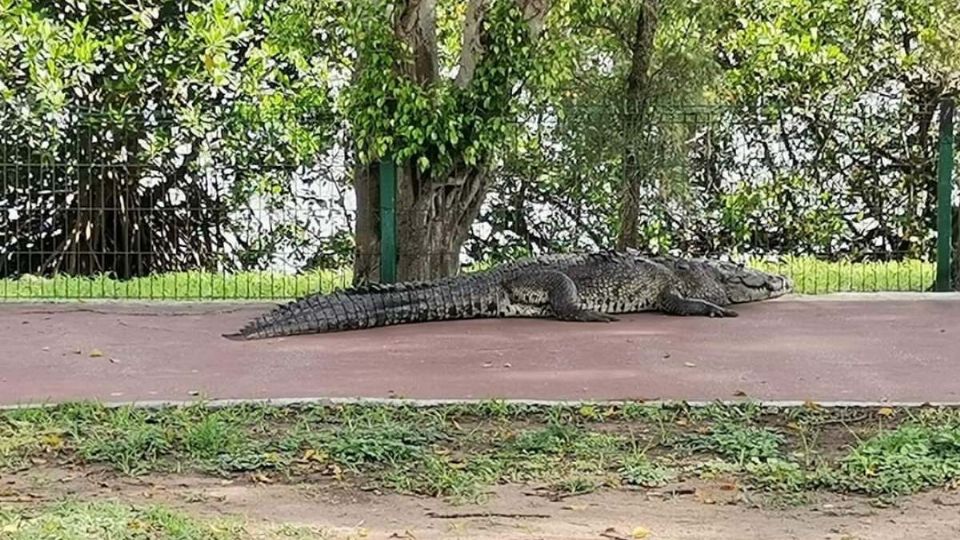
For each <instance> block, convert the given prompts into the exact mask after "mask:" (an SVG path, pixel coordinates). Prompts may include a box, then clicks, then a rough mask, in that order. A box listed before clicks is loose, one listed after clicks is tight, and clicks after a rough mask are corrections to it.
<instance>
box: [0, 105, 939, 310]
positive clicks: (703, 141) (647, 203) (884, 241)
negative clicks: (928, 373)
mask: <svg viewBox="0 0 960 540" xmlns="http://www.w3.org/2000/svg"><path fill="white" fill-rule="evenodd" d="M638 114H640V113H638V112H637V111H630V110H624V109H622V108H571V109H569V110H566V111H564V114H563V115H553V116H551V115H540V116H538V117H536V118H526V119H523V121H522V122H520V123H519V124H518V128H519V129H518V130H517V131H518V135H517V137H518V139H517V141H514V142H519V143H523V144H512V145H509V147H508V148H506V149H505V150H504V152H503V155H502V156H501V157H500V158H499V159H498V160H497V161H496V163H495V164H494V166H493V167H492V168H491V169H490V170H487V171H485V172H484V174H486V175H487V177H486V179H485V182H486V183H488V185H489V186H490V190H489V194H488V195H487V196H486V198H485V199H484V201H483V204H482V206H481V207H480V208H479V211H478V215H477V216H476V219H475V220H473V223H472V225H471V226H470V228H469V230H468V232H467V233H466V234H465V235H463V237H462V238H454V239H452V240H450V241H440V240H439V239H440V238H441V237H443V236H444V234H445V232H444V231H445V230H446V229H445V228H449V227H450V225H451V223H450V218H449V216H445V217H443V218H442V219H441V218H438V217H437V216H438V215H443V212H439V213H438V212H437V211H434V212H433V213H429V212H427V213H425V212H424V210H423V207H422V205H421V206H420V207H417V206H416V205H414V204H411V205H410V206H407V207H404V206H403V205H401V206H399V207H398V208H397V216H398V217H397V222H398V224H399V225H398V226H399V227H400V228H401V229H403V230H402V231H400V233H401V240H402V239H403V238H404V234H406V237H409V236H410V235H411V234H417V233H416V231H421V232H422V233H423V234H430V235H432V237H435V238H436V239H438V240H437V241H435V242H432V243H431V242H426V243H424V242H413V243H406V244H405V243H403V242H401V245H400V246H399V251H398V259H399V266H400V268H401V269H403V268H404V267H405V266H406V267H411V266H416V265H420V266H427V267H431V268H437V267H444V268H447V269H453V270H457V269H461V270H467V271H469V270H471V269H476V268H481V267H484V266H486V265H489V264H495V263H497V262H500V261H503V260H509V259H513V258H516V257H518V256H523V255H529V254H537V253H543V252H557V251H570V250H582V249H602V248H609V247H612V246H613V245H614V243H615V242H616V240H617V238H618V236H619V235H620V234H621V233H622V229H623V223H624V220H625V219H632V220H633V222H635V227H634V230H635V231H636V239H635V241H636V243H637V244H638V247H639V248H640V249H641V250H644V251H649V252H651V253H664V252H669V253H672V254H677V255H685V256H716V257H731V258H736V259H740V260H743V261H745V262H748V263H749V264H751V265H754V266H758V267H762V268H765V269H768V270H771V271H776V272H778V273H783V274H786V275H788V276H790V277H791V278H792V279H793V280H794V282H795V283H797V287H798V290H799V291H800V292H803V293H808V294H821V293H828V292H840V291H889V290H897V291H904V290H908V291H923V290H927V289H929V287H930V285H931V283H932V282H933V280H934V277H935V260H934V258H933V257H934V244H935V239H936V227H935V213H936V209H935V194H936V164H935V163H936V153H935V148H936V144H935V142H936V139H935V137H931V136H930V134H929V133H926V134H924V133H917V132H915V131H910V130H908V129H907V127H904V131H899V132H898V131H896V130H891V129H890V126H891V125H896V119H895V118H893V119H890V121H889V122H886V123H878V122H876V119H875V118H874V117H871V118H867V119H864V118H862V117H849V118H840V119H839V120H838V119H837V118H836V117H831V118H829V119H826V120H823V121H821V120H818V119H817V118H815V117H813V118H811V117H808V116H804V115H798V114H795V113H793V112H791V111H788V110H784V111H776V114H772V115H771V114H768V115H765V116H764V117H762V118H745V117H744V115H743V114H731V113H730V111H724V110H717V109H704V108H689V107H687V108H673V109H664V110H656V111H644V112H643V114H642V115H641V116H640V117H639V118H638V117H636V115H638ZM31 118H32V117H31ZM628 128H629V129H628ZM631 130H632V131H631ZM929 130H930V131H931V132H935V130H936V126H935V125H933V126H930V127H929ZM318 131H320V128H319V127H318ZM296 141H297V139H296V138H295V137H291V135H290V133H289V131H287V130H285V128H284V126H283V125H282V124H281V123H276V124H274V123H241V124H239V125H231V124H230V123H229V122H227V123H209V122H207V123H203V122H199V121H195V120H192V119H190V118H184V117H183V116H176V115H169V114H160V113H158V112H156V111H141V112H139V113H137V114H113V113H108V112H103V111H74V112H71V113H69V114H65V115H61V116H58V117H55V118H47V119H44V120H43V121H41V122H37V121H35V120H31V119H25V117H23V116H22V115H18V114H17V113H16V111H11V110H6V109H4V110H0V298H2V299H4V300H13V299H74V298H118V299H121V298H123V299H128V298H129V299H157V300H184V299H285V298H292V297H297V296H302V295H304V294H308V293H313V292H317V291H331V290H334V289H337V288H341V287H345V286H348V285H350V284H351V283H353V281H354V275H355V271H357V272H359V273H363V274H375V273H376V271H377V269H378V268H379V262H380V261H379V256H380V249H379V246H378V245H377V244H376V243H375V242H374V243H371V242H369V241H368V240H369V239H370V238H373V237H375V236H376V235H375V231H369V230H368V231H366V232H365V233H362V231H361V230H362V229H363V227H365V226H366V227H368V228H369V224H370V223H374V224H375V223H376V219H373V220H372V221H371V220H370V219H368V218H369V216H367V218H364V217H363V213H364V212H365V211H367V212H369V211H371V207H372V209H373V210H375V209H376V207H377V204H376V203H373V204H370V201H367V202H366V206H365V207H363V208H360V209H359V212H358V193H357V192H356V190H355V189H354V187H355V180H356V179H355V177H354V175H355V174H357V171H358V168H357V167H356V164H355V163H354V162H353V157H352V156H351V154H350V152H349V151H348V148H349V145H348V144H345V143H344V139H343V138H342V134H337V135H335V136H330V137H327V138H326V139H325V141H326V142H324V143H323V144H320V145H314V146H308V148H307V152H303V151H302V150H303V149H302V148H298V147H297V144H295V143H296ZM531 141H535V144H529V143H530V142H531ZM403 181H404V180H403V179H402V178H401V179H400V182H403ZM399 200H401V201H402V200H405V199H404V198H403V197H400V198H399ZM438 200H439V199H438ZM625 200H629V201H630V202H631V204H629V205H625V204H623V201H625ZM955 205H956V202H955ZM365 208H366V210H365ZM631 209H632V211H633V215H632V217H631V216H630V215H629V212H630V210H631ZM431 220H432V221H431ZM364 224H366V225H364ZM404 231H406V232H404ZM410 231H414V232H413V233H411V232H410ZM431 231H432V232H431ZM361 233H362V234H361Z"/></svg>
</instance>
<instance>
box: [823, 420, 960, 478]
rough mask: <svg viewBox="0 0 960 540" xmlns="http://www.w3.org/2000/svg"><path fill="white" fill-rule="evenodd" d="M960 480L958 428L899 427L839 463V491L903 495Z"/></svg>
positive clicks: (854, 451)
mask: <svg viewBox="0 0 960 540" xmlns="http://www.w3.org/2000/svg"><path fill="white" fill-rule="evenodd" d="M958 477H960V428H958V427H957V426H956V425H954V426H950V427H948V428H945V429H934V428H931V427H929V426H924V425H917V424H911V425H902V426H900V427H898V428H896V429H893V430H885V431H882V432H880V433H878V434H876V435H875V436H873V437H871V438H869V439H866V440H864V441H862V442H861V443H860V444H858V445H857V446H856V447H855V448H853V449H852V451H851V452H850V453H849V454H848V455H847V456H845V457H844V458H843V459H842V460H841V461H840V463H839V467H838V471H837V476H836V479H835V482H836V483H837V486H838V487H842V488H843V489H847V490H851V491H859V492H865V493H868V494H871V495H902V494H907V493H914V492H916V491H919V490H921V489H923V488H927V487H932V486H941V485H944V484H946V483H947V482H949V481H951V480H954V479H956V478H958Z"/></svg>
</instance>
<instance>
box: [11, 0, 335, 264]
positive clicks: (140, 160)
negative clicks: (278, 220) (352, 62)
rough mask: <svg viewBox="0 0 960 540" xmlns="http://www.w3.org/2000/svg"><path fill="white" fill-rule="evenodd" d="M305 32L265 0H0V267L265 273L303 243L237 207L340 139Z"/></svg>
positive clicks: (267, 199)
mask: <svg viewBox="0 0 960 540" xmlns="http://www.w3.org/2000/svg"><path fill="white" fill-rule="evenodd" d="M308 28H309V26H308V25H306V24H304V21H303V20H301V19H299V18H298V17H297V15H296V14H295V13H291V12H289V11H288V10H283V9H282V4H280V3H278V2H276V1H262V0H256V1H253V0H251V1H243V0H235V1H231V0H213V1H209V2H208V1H188V2H181V1H168V0H147V1H143V2H138V3H136V4H129V3H124V2H113V1H110V0H93V1H90V0H86V1H79V0H61V1H52V0H50V1H41V0H0V41H2V43H0V51H2V53H0V97H2V103H0V124H2V126H3V128H4V129H3V135H2V137H3V141H2V144H3V146H4V149H5V155H4V156H3V158H4V161H6V162H15V163H20V164H21V165H19V166H18V167H16V168H10V167H7V168H5V169H4V173H3V179H2V186H0V189H2V190H3V191H2V192H0V207H3V208H5V209H6V212H2V213H0V254H2V255H5V256H4V259H5V261H6V262H5V265H4V272H5V273H8V274H16V273H22V272H52V271H60V272H67V273H83V274H91V273H98V272H110V273H114V274H116V275H119V276H133V275H142V274H146V273H150V272H155V271H164V270H177V269H184V268H196V267H201V268H207V269H215V268H217V267H218V266H219V265H227V267H230V266H231V265H233V264H235V263H239V264H243V265H245V266H261V265H262V264H264V263H266V262H269V259H270V257H271V256H272V251H273V250H275V249H277V248H278V247H279V246H280V245H281V244H283V243H284V242H287V243H289V242H290V241H292V240H295V239H296V237H298V236H302V232H298V231H297V228H298V225H303V224H297V223H294V224H293V225H290V226H287V227H281V228H277V229H275V230H272V231H268V232H267V233H263V231H256V230H254V231H250V230H249V223H250V221H252V220H244V219H237V213H238V212H243V211H247V212H248V213H249V212H252V211H253V210H255V209H254V208H252V205H253V204H255V203H256V204H258V205H260V206H261V207H263V208H267V209H270V208H277V207H279V206H280V205H282V201H283V199H284V197H288V196H289V195H290V193H289V189H288V188H289V186H290V182H289V179H290V175H291V167H290V165H291V164H294V165H295V164H298V163H300V164H309V163H310V162H311V161H313V160H314V159H315V158H316V156H317V155H319V154H322V153H323V152H324V151H325V150H328V149H329V148H330V147H331V146H332V145H333V143H334V142H335V137H334V132H335V129H336V122H335V118H334V116H333V105H334V103H333V98H332V96H331V95H330V84H329V81H328V80H327V73H326V71H325V69H324V66H323V64H322V62H318V63H314V62H312V61H311V58H314V57H319V56H322V53H321V49H323V48H324V47H325V45H326V44H325V43H323V42H322V41H320V40H313V39H310V40H307V39H297V38H296V33H297V32H298V31H300V32H303V31H305V30H306V29H308ZM291 38H293V39H291ZM257 201H259V202H257ZM302 230H303V229H302V228H301V229H300V231H302ZM228 248H229V250H230V251H232V252H233V255H235V256H234V257H227V256H226V254H225V253H224V251H226V250H228ZM237 256H238V258H237Z"/></svg>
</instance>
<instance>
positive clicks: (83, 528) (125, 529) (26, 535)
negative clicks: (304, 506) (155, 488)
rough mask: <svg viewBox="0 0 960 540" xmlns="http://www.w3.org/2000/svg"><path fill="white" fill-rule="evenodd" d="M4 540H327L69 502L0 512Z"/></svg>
mask: <svg viewBox="0 0 960 540" xmlns="http://www.w3.org/2000/svg"><path fill="white" fill-rule="evenodd" d="M0 538H4V539H5V540H100V539H110V540H146V539H151V540H254V539H257V540H279V539H281V538H315V539H320V538H325V535H324V534H323V533H322V531H315V530H307V529H304V528H294V527H290V526H279V527H270V528H268V529H267V530H265V531H257V533H256V534H254V533H251V532H250V531H249V530H248V528H247V527H246V526H245V524H244V523H243V522H242V521H240V520H239V519H215V520H213V519H198V518H195V517H192V516H188V515H187V514H184V513H181V512H177V511H173V510H169V509H167V508H163V507H160V506H155V505H152V506H139V505H138V506H133V505H129V504H121V503H118V502H111V501H98V502H87V501H78V500H68V501H63V502H59V503H55V504H49V505H44V506H37V507H31V508H17V509H13V508H10V509H4V508H2V507H0Z"/></svg>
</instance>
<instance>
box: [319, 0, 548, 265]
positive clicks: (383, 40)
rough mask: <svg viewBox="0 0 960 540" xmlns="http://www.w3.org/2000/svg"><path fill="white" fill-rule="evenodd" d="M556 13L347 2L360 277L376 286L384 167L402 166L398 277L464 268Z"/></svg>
mask: <svg viewBox="0 0 960 540" xmlns="http://www.w3.org/2000/svg"><path fill="white" fill-rule="evenodd" d="M549 8H550V5H549V2H547V1H546V0H469V1H466V2H454V1H449V2H443V1H440V2H437V1H436V0H403V1H385V0H363V1H358V2H350V3H347V4H346V5H345V6H344V7H343V9H342V14H341V15H340V17H339V18H338V20H337V23H338V25H339V26H340V27H342V28H344V29H346V34H347V39H348V43H349V46H350V48H351V49H352V50H353V51H355V57H354V58H353V62H351V63H350V64H349V69H350V74H351V82H350V84H349V85H348V86H347V87H345V88H344V90H343V95H342V103H341V106H342V113H343V115H344V117H345V119H346V121H347V123H348V126H349V130H350V134H351V137H352V143H353V144H354V145H355V152H356V156H357V157H356V159H357V169H356V172H355V178H354V186H355V192H356V197H357V221H356V235H355V238H356V242H357V258H356V264H355V271H354V275H355V277H356V279H358V280H370V281H376V280H377V279H378V278H377V269H378V262H379V261H378V254H379V234H378V230H379V229H378V224H379V185H378V174H377V169H378V167H377V164H378V162H379V161H381V160H392V161H394V162H395V163H397V166H398V168H397V227H398V233H397V241H398V250H399V260H398V263H397V272H398V279H401V280H410V279H428V278H433V277H437V276H443V275H447V274H450V273H453V272H455V271H456V270H457V269H458V268H459V263H460V251H461V246H462V245H463V243H464V241H465V240H466V238H467V234H468V232H469V230H470V226H471V225H472V223H473V221H474V220H475V218H476V216H477V214H478V212H479V210H480V206H481V204H482V203H483V201H484V199H485V197H486V195H487V192H488V191H489V187H490V175H489V167H490V165H491V163H492V161H493V160H494V158H495V156H496V154H497V151H498V149H500V148H502V145H503V144H504V142H505V141H506V140H507V139H508V138H509V137H510V136H511V134H512V133H511V132H512V130H513V129H514V128H515V125H514V123H513V118H514V115H515V108H514V105H515V103H516V94H517V92H518V91H520V89H522V87H523V85H524V83H525V82H527V81H528V80H529V79H530V78H531V77H532V76H533V75H534V74H535V73H536V72H537V70H538V69H539V68H540V64H539V62H538V57H539V55H538V47H537V46H538V43H539V42H540V40H541V39H549V37H543V36H542V34H544V33H545V32H546V33H549V30H548V28H547V24H548V13H549ZM451 68H452V69H451Z"/></svg>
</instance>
